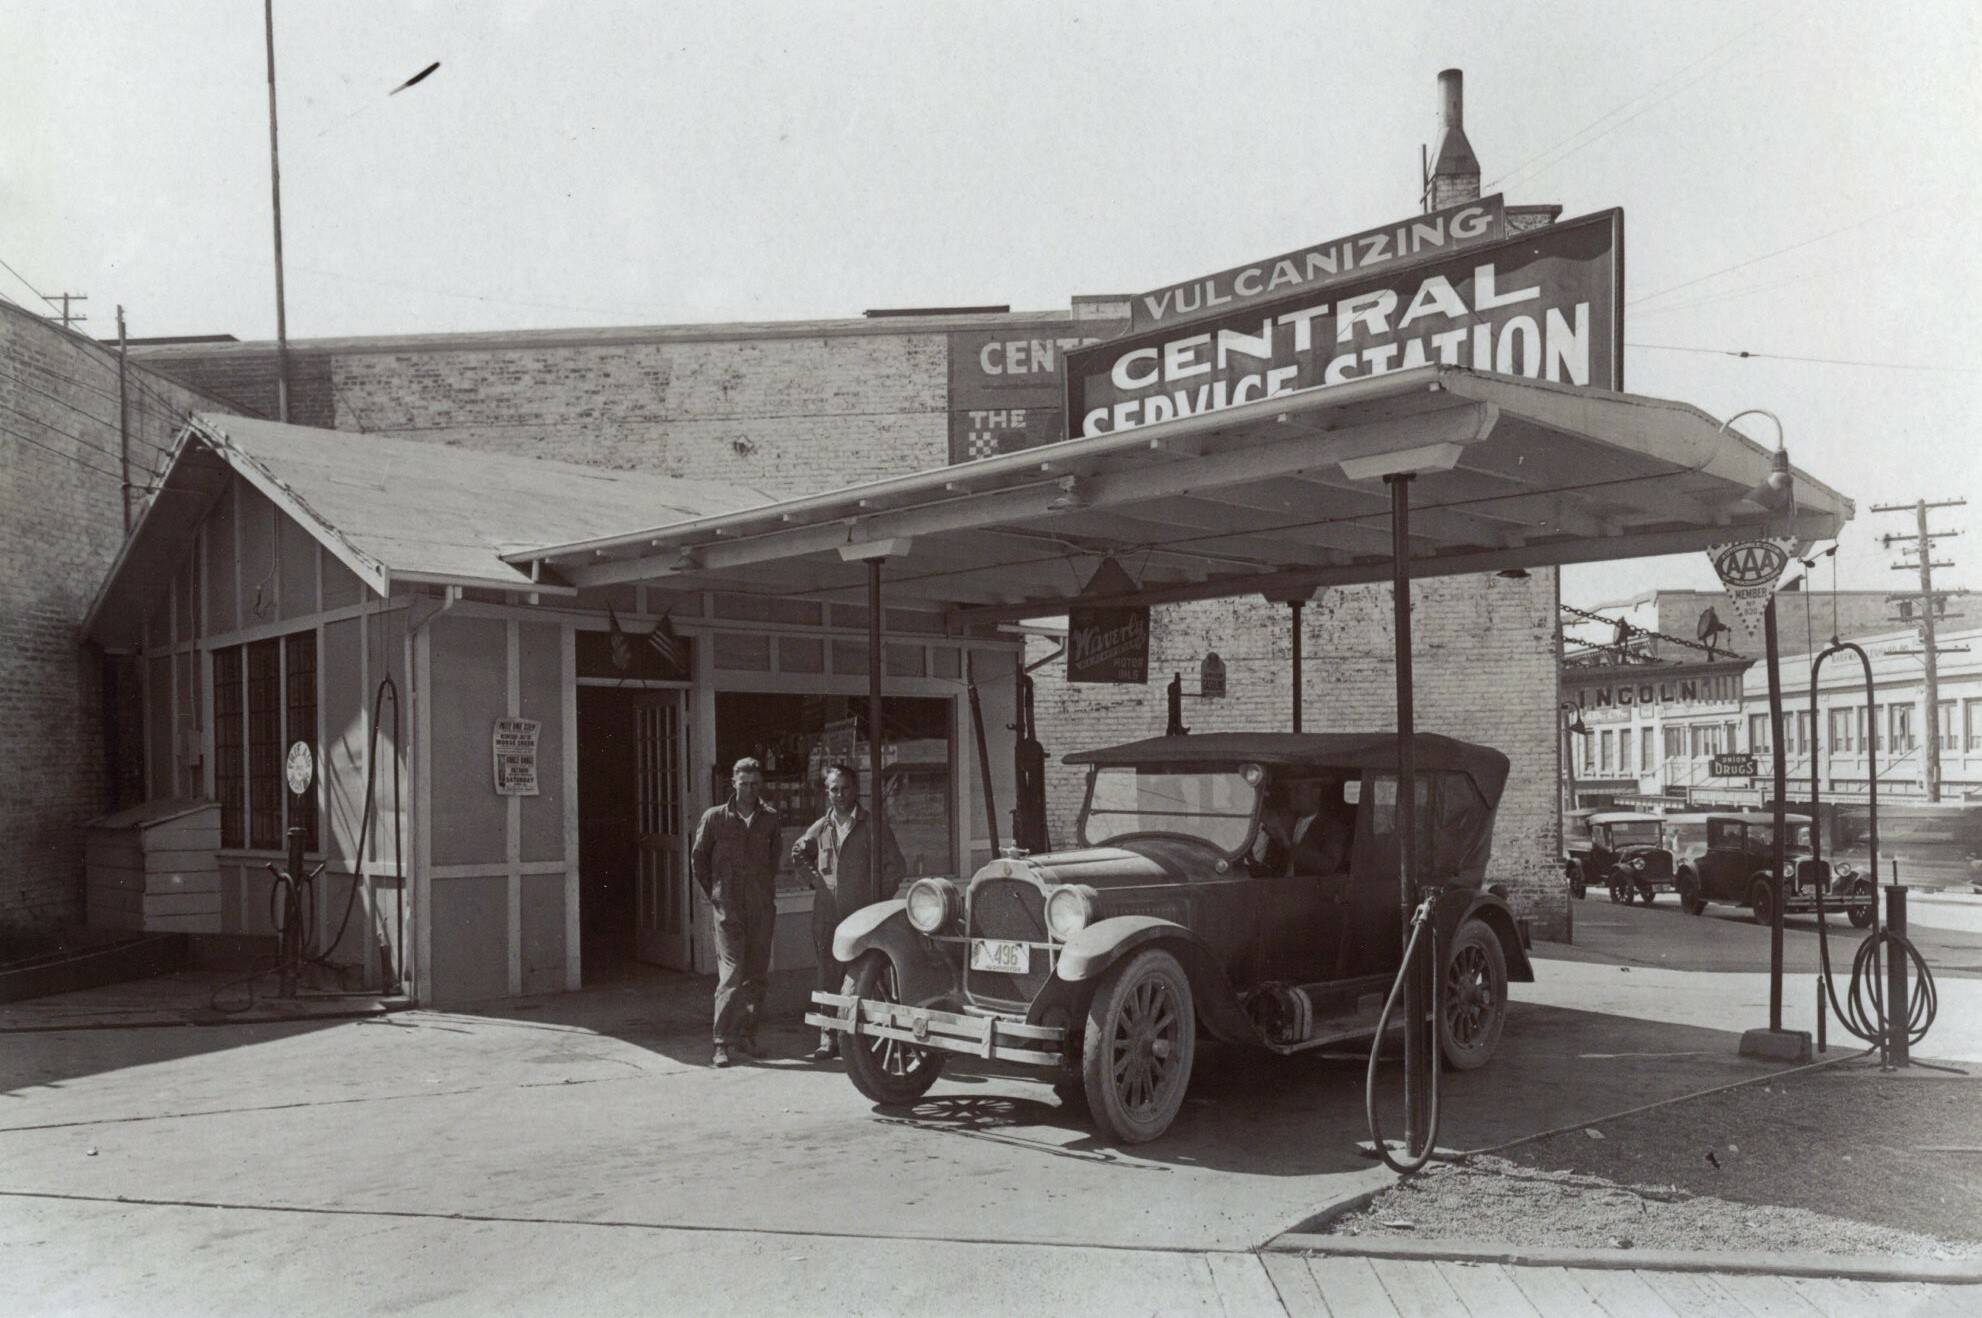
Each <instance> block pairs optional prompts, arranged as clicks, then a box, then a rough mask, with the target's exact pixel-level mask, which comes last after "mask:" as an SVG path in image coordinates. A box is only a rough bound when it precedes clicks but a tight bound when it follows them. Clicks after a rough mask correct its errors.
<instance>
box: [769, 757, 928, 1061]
mask: <svg viewBox="0 0 1982 1318" xmlns="http://www.w3.org/2000/svg"><path fill="white" fill-rule="evenodd" d="M826 801H827V809H826V813H825V814H823V815H821V816H820V817H819V821H818V822H817V823H815V824H813V825H812V827H810V828H808V829H806V830H805V836H804V837H801V838H800V839H799V840H798V841H797V842H796V843H794V844H793V845H792V849H791V859H792V863H793V864H795V865H796V866H797V867H798V872H799V873H800V874H803V875H806V876H807V877H808V878H810V879H811V880H812V951H813V955H814V956H815V957H816V958H817V959H818V965H819V973H818V977H817V979H816V980H815V981H814V982H815V985H816V986H817V987H818V988H820V989H823V990H825V991H826V992H828V993H838V992H840V991H841V985H842V982H843V981H844V980H845V978H846V963H845V962H844V961H835V960H833V930H835V929H837V928H838V927H839V923H840V921H841V920H844V919H846V917H847V916H849V915H852V914H853V913H854V912H855V911H857V910H859V909H860V908H861V907H863V906H872V905H873V904H874V903H875V902H878V901H882V900H884V899H885V898H888V897H892V896H894V895H895V889H896V888H897V887H899V886H900V885H901V881H902V875H903V874H904V873H905V872H907V869H908V866H907V863H906V862H904V861H903V860H902V849H901V847H899V846H897V845H896V843H895V835H894V833H893V832H892V831H891V830H890V829H889V828H888V825H887V823H886V822H885V821H883V822H882V824H881V830H880V838H881V888H880V891H878V892H877V891H875V889H874V879H873V871H872V870H871V869H870V868H869V866H870V865H872V864H873V861H872V859H871V858H870V856H869V853H868V847H869V846H870V845H872V838H873V837H874V835H875V834H874V829H873V827H872V824H873V815H872V814H871V813H870V812H869V811H866V810H863V809H861V808H860V778H859V776H858V775H857V774H855V773H854V771H853V767H852V766H851V765H848V764H834V765H832V766H830V767H829V768H828V769H827V770H826ZM838 1052H839V1041H838V1038H837V1036H835V1035H832V1034H825V1033H822V1034H821V1035H820V1036H819V1046H818V1047H817V1048H815V1049H813V1050H812V1060H813V1061H815V1062H823V1061H826V1060H828V1059H829V1058H831V1057H833V1056H835V1055H837V1054H838Z"/></svg>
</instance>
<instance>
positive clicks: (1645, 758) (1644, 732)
mask: <svg viewBox="0 0 1982 1318" xmlns="http://www.w3.org/2000/svg"><path fill="white" fill-rule="evenodd" d="M1652 733H1653V729H1651V728H1639V729H1638V769H1639V772H1641V773H1650V772H1652V771H1653V770H1654V769H1656V768H1658V767H1659V766H1658V741H1657V739H1656V738H1655V737H1654V736H1653V735H1652Z"/></svg>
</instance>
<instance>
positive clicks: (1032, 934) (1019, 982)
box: [964, 879, 1053, 1002]
mask: <svg viewBox="0 0 1982 1318" xmlns="http://www.w3.org/2000/svg"><path fill="white" fill-rule="evenodd" d="M969 903H970V911H969V925H970V936H971V937H972V938H1002V939H1009V940H1011V941H1013V942H1020V943H1043V942H1045V941H1046V894H1045V893H1043V892H1041V891H1040V890H1039V889H1038V888H1037V887H1036V886H1034V885H1033V884H1030V883H1027V882H1024V881H1023V880H1017V879H986V880H985V881H984V882H982V883H977V884H973V885H971V889H970V896H969ZM1052 971H1053V968H1052V966H1051V964H1050V963H1049V962H1048V959H1047V955H1046V949H1045V948H1043V947H1035V948H1033V949H1032V953H1031V969H1030V970H1029V971H1028V972H1027V973H1026V974H1023V975H999V974H993V973H991V972H989V971H984V970H971V971H967V972H966V977H965V979H964V989H965V992H966V993H968V995H969V996H970V997H971V998H973V999H978V998H985V999H992V1000H996V1001H999V1002H1031V1001H1032V1000H1033V998H1035V997H1037V996H1038V995H1039V991H1040V990H1041V989H1043V988H1045V987H1046V981H1047V979H1048V978H1050V977H1051V975H1052Z"/></svg>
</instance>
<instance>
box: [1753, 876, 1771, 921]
mask: <svg viewBox="0 0 1982 1318" xmlns="http://www.w3.org/2000/svg"><path fill="white" fill-rule="evenodd" d="M1748 905H1749V907H1750V908H1751V910H1752V913H1753V914H1754V916H1755V923H1756V924H1763V925H1772V924H1774V923H1775V921H1776V887H1775V884H1773V883H1771V882H1770V881H1769V877H1768V875H1766V874H1764V875H1760V876H1758V877H1757V878H1756V880H1755V882H1754V883H1753V884H1751V885H1749V888H1748Z"/></svg>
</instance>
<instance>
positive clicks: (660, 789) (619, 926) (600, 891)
mask: <svg viewBox="0 0 1982 1318" xmlns="http://www.w3.org/2000/svg"><path fill="white" fill-rule="evenodd" d="M683 731H684V715H683V698H682V692H680V691H679V690H656V689H651V688H630V687H624V686H611V687H594V686H585V685H580V687H579V688H578V819H579V823H578V864H579V873H580V875H581V876H582V887H581V889H580V895H579V910H578V913H579V927H580V935H579V936H580V955H581V957H582V958H583V966H584V982H585V983H586V984H588V985H590V984H602V983H609V982H611V981H613V980H615V979H617V978H620V977H621V976H623V975H624V974H626V973H627V972H628V971H630V970H631V968H632V967H633V965H634V964H635V963H646V964H649V965H658V966H664V967H667V968H668V969H671V970H687V969H689V968H690V965H689V911H690V906H689V892H688V881H689V876H688V841H689V838H688V834H689V831H690V829H691V827H692V823H691V821H690V820H689V819H688V818H687V801H686V794H687V780H686V777H685V772H684V771H685V767H686V761H685V759H684V752H683V746H682V742H683Z"/></svg>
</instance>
